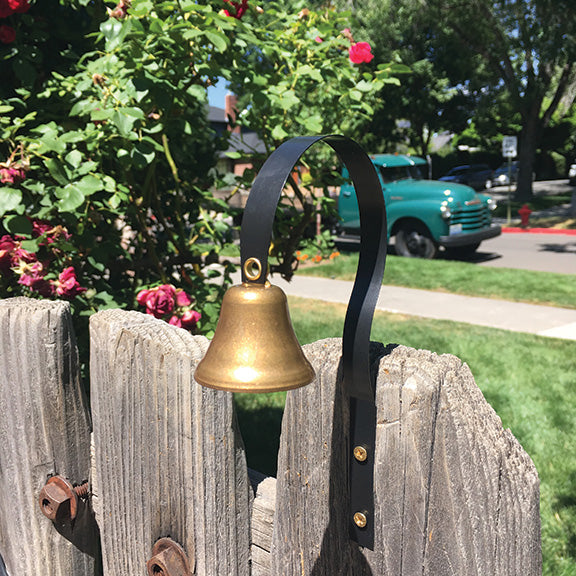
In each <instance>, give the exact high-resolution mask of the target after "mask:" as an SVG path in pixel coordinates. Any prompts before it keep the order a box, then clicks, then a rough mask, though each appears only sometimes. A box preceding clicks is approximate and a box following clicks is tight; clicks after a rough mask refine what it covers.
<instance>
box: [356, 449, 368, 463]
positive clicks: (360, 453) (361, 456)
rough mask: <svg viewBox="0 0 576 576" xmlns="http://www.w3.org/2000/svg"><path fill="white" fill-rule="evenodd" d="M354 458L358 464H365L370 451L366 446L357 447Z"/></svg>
mask: <svg viewBox="0 0 576 576" xmlns="http://www.w3.org/2000/svg"><path fill="white" fill-rule="evenodd" d="M354 458H356V460H358V462H365V461H366V459H367V458H368V451H367V450H366V448H364V446H356V447H355V448H354Z"/></svg>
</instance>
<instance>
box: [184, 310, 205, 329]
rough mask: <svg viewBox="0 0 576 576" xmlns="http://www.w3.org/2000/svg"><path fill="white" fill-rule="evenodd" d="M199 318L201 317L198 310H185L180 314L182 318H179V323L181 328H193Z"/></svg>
mask: <svg viewBox="0 0 576 576" xmlns="http://www.w3.org/2000/svg"><path fill="white" fill-rule="evenodd" d="M200 318H202V314H200V312H196V311H195V310H187V311H186V312H184V314H183V315H182V318H181V319H180V324H181V326H182V328H186V329H188V330H193V329H194V328H196V324H198V321H199V320H200Z"/></svg>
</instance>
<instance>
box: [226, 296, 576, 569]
mask: <svg viewBox="0 0 576 576" xmlns="http://www.w3.org/2000/svg"><path fill="white" fill-rule="evenodd" d="M289 300H290V311H291V316H292V320H293V323H294V327H295V329H296V332H297V334H298V337H299V339H300V341H301V342H302V343H306V342H313V341H315V340H318V339H321V338H327V337H341V335H342V328H343V323H344V314H345V306H344V305H340V304H328V303H323V302H318V301H313V300H306V299H297V298H290V299H289ZM372 339H373V340H376V341H379V342H383V343H384V344H387V343H398V344H404V345H406V346H411V347H414V348H423V349H427V350H432V351H434V352H437V353H439V354H443V353H450V354H454V355H456V356H458V357H459V358H460V359H462V360H463V361H464V362H466V363H467V364H468V365H469V366H470V368H471V370H472V373H473V374H474V377H475V379H476V383H477V384H478V386H479V387H480V389H481V390H482V392H483V393H484V396H485V397H486V399H487V400H488V402H489V403H490V404H491V405H492V407H493V408H494V409H495V410H496V412H497V413H498V415H499V416H500V418H501V419H502V422H503V424H504V426H505V427H507V428H510V429H511V430H512V432H513V433H514V435H515V436H516V438H518V440H519V441H520V443H521V444H522V446H523V447H524V449H525V450H526V451H527V452H528V454H529V455H530V456H531V457H532V459H533V460H534V463H535V464H536V468H537V470H538V473H539V475H540V481H541V517H542V545H543V556H544V570H543V574H544V575H545V576H552V575H554V576H576V458H574V454H576V433H575V432H576V410H575V409H574V407H575V406H576V342H572V341H568V340H560V339H553V338H544V337H540V336H534V335H530V334H522V333H515V332H508V331H504V330H496V329H492V328H484V327H479V326H470V325H468V324H459V323H453V322H448V321H439V320H429V319H420V318H419V319H416V318H412V317H408V316H402V315H397V314H396V315H395V314H387V313H383V312H377V313H376V315H375V318H374V324H373V330H372ZM284 398H285V395H284V394H283V393H276V394H268V395H236V401H237V406H238V413H239V420H240V424H241V428H242V432H243V435H244V439H245V442H246V446H247V455H248V461H249V465H250V466H252V467H254V468H256V469H260V470H263V471H266V472H268V473H270V472H274V470H275V460H276V455H277V450H278V435H279V430H280V422H281V415H282V410H283V406H284Z"/></svg>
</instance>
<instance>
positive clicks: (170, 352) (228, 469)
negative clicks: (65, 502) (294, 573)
mask: <svg viewBox="0 0 576 576" xmlns="http://www.w3.org/2000/svg"><path fill="white" fill-rule="evenodd" d="M207 344H208V341H207V340H206V339H205V338H204V337H199V336H198V337H194V336H192V335H190V334H189V333H188V332H186V331H184V330H181V329H179V328H175V327H173V326H169V325H168V324H166V323H165V322H161V321H159V320H156V319H154V318H152V317H150V316H146V315H144V314H140V313H137V312H123V311H119V310H109V311H104V312H100V313H98V314H96V315H95V316H94V317H92V319H91V387H92V388H91V390H92V407H93V416H94V454H95V464H94V467H95V475H96V480H97V482H96V484H97V490H98V498H97V505H96V512H97V517H98V519H99V521H100V524H101V531H102V547H103V563H104V573H105V575H106V576H111V575H118V576H120V575H121V576H125V575H126V574H143V573H145V563H146V561H147V560H148V559H149V557H150V551H151V549H152V545H153V544H154V542H155V541H156V540H157V539H158V538H160V537H165V536H170V537H171V538H172V539H173V540H176V541H177V542H178V543H180V544H181V545H182V546H183V547H184V549H185V550H186V552H187V553H188V555H189V556H194V557H195V568H194V569H195V572H194V573H195V574H196V575H198V576H204V575H206V576H212V575H214V576H216V575H230V576H235V575H238V576H247V575H248V574H249V570H250V529H249V526H250V516H249V515H250V493H251V491H250V487H249V483H248V475H247V469H246V463H245V458H244V450H243V446H242V442H241V439H240V437H239V434H238V431H237V427H236V420H235V413H234V409H233V404H232V395H231V394H230V393H226V392H218V391H214V390H209V389H206V388H203V387H201V386H199V385H198V384H197V383H196V382H195V381H194V380H193V374H194V370H195V367H196V365H197V363H198V362H199V361H200V359H201V358H202V356H203V355H204V353H205V351H206V348H207Z"/></svg>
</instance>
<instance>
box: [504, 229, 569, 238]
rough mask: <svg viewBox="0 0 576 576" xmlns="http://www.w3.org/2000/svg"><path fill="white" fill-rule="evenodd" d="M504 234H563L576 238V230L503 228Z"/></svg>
mask: <svg viewBox="0 0 576 576" xmlns="http://www.w3.org/2000/svg"><path fill="white" fill-rule="evenodd" d="M502 233H503V234H561V235H563V236H576V230H568V229H563V228H502Z"/></svg>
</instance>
